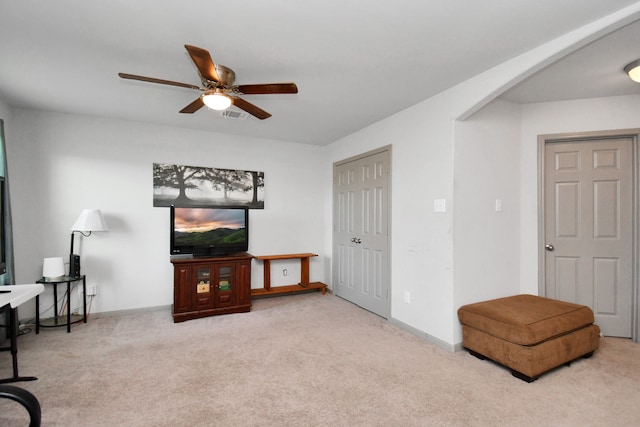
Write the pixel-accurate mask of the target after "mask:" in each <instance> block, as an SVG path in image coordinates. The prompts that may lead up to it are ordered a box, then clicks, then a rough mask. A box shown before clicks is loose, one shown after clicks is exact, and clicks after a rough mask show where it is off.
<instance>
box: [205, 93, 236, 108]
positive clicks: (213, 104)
mask: <svg viewBox="0 0 640 427" xmlns="http://www.w3.org/2000/svg"><path fill="white" fill-rule="evenodd" d="M202 102H204V105H206V106H207V107H209V108H211V109H212V110H226V109H227V108H229V106H231V98H229V97H228V96H227V95H225V94H224V93H222V92H220V90H219V89H216V90H215V91H213V92H207V93H205V94H204V95H202Z"/></svg>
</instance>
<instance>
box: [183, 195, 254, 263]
mask: <svg viewBox="0 0 640 427" xmlns="http://www.w3.org/2000/svg"><path fill="white" fill-rule="evenodd" d="M170 210H171V220H170V226H171V230H170V231H171V243H170V245H171V255H185V254H191V255H193V256H194V257H205V256H219V255H229V254H233V253H237V252H246V251H247V250H248V249H249V209H247V208H241V207H238V208H214V207H188V208H178V207H175V206H171V208H170Z"/></svg>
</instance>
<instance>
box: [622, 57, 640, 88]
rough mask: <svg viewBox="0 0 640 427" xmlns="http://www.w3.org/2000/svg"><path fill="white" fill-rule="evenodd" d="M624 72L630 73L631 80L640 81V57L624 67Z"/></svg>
mask: <svg viewBox="0 0 640 427" xmlns="http://www.w3.org/2000/svg"><path fill="white" fill-rule="evenodd" d="M624 72H625V73H627V74H628V75H629V78H630V79H631V80H633V81H634V82H638V83H640V59H636V60H635V61H633V62H632V63H631V64H629V65H627V66H626V67H624Z"/></svg>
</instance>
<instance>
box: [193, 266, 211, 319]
mask: <svg viewBox="0 0 640 427" xmlns="http://www.w3.org/2000/svg"><path fill="white" fill-rule="evenodd" d="M193 273H194V274H195V281H194V283H193V284H191V286H192V287H194V288H193V309H194V310H207V309H210V308H213V290H212V289H211V267H210V266H208V265H196V266H194V267H193Z"/></svg>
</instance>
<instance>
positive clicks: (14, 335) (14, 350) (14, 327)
mask: <svg viewBox="0 0 640 427" xmlns="http://www.w3.org/2000/svg"><path fill="white" fill-rule="evenodd" d="M9 328H10V329H11V331H10V333H11V359H12V362H13V377H12V378H5V379H2V380H0V384H6V383H13V382H16V381H34V380H37V378H36V377H21V376H19V375H18V308H17V307H15V308H10V309H9Z"/></svg>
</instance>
